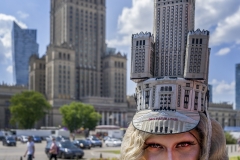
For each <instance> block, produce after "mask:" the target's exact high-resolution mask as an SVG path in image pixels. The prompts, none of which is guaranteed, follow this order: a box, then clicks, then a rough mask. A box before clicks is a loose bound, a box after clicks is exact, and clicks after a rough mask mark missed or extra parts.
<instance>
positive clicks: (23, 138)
mask: <svg viewBox="0 0 240 160" xmlns="http://www.w3.org/2000/svg"><path fill="white" fill-rule="evenodd" d="M20 141H21V142H22V143H27V142H28V136H21V137H20Z"/></svg>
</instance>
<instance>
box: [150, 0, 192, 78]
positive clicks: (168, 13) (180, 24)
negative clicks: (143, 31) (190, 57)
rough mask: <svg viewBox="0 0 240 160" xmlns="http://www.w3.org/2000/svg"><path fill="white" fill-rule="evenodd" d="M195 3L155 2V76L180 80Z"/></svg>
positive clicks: (182, 1)
mask: <svg viewBox="0 0 240 160" xmlns="http://www.w3.org/2000/svg"><path fill="white" fill-rule="evenodd" d="M194 17H195V0H178V1H176V0H155V7H154V36H155V64H156V67H155V76H177V77H183V74H184V65H185V63H184V62H185V53H186V46H187V38H188V32H189V31H192V30H194V19H195V18H194Z"/></svg>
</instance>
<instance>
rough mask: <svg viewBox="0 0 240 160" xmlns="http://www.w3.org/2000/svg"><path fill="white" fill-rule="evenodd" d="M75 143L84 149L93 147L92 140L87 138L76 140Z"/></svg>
mask: <svg viewBox="0 0 240 160" xmlns="http://www.w3.org/2000/svg"><path fill="white" fill-rule="evenodd" d="M73 144H74V145H75V146H77V147H80V148H82V149H84V148H87V149H91V142H90V141H88V140H86V139H78V140H75V141H73Z"/></svg>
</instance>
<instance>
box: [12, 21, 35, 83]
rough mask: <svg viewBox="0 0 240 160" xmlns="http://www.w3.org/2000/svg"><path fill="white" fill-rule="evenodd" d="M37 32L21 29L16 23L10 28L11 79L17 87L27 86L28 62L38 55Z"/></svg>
mask: <svg viewBox="0 0 240 160" xmlns="http://www.w3.org/2000/svg"><path fill="white" fill-rule="evenodd" d="M36 40H37V31H36V30H32V29H22V28H21V27H20V26H19V25H18V24H17V23H16V22H13V28H12V57H13V77H14V81H15V83H16V84H17V85H28V62H29V58H30V56H31V55H33V54H38V44H37V42H36Z"/></svg>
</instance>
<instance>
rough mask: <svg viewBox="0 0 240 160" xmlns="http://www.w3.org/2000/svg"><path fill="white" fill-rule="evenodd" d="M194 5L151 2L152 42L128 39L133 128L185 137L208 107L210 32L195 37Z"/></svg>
mask: <svg viewBox="0 0 240 160" xmlns="http://www.w3.org/2000/svg"><path fill="white" fill-rule="evenodd" d="M194 12H195V0H181V1H173V0H164V1H163V0H155V3H154V36H153V34H151V33H150V32H145V33H144V32H140V33H137V34H133V35H132V48H131V50H132V52H131V75H130V78H131V80H133V81H134V82H136V83H137V87H136V94H135V99H136V103H137V110H138V112H137V113H136V115H135V116H134V118H133V125H134V127H135V128H137V129H139V130H142V131H145V132H149V133H154V134H171V133H181V132H186V131H189V130H191V129H193V128H195V127H196V126H197V124H198V123H199V120H200V116H199V112H206V109H207V106H208V96H207V91H208V88H207V84H208V70H209V55H210V49H209V48H208V45H209V31H205V30H202V31H201V30H200V29H197V30H196V31H194Z"/></svg>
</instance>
